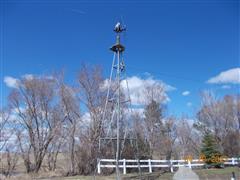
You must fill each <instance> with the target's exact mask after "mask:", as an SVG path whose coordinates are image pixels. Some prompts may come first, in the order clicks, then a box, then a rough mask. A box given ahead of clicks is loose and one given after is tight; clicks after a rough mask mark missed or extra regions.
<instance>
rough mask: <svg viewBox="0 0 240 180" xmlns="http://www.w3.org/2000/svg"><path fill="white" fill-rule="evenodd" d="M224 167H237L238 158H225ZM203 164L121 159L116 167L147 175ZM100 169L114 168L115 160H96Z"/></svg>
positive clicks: (188, 161)
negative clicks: (131, 169)
mask: <svg viewBox="0 0 240 180" xmlns="http://www.w3.org/2000/svg"><path fill="white" fill-rule="evenodd" d="M223 161H224V164H225V165H232V166H235V165H238V164H240V160H239V159H238V158H225V159H223ZM204 165H205V163H204V161H203V160H200V159H192V160H152V159H147V160H134V159H121V160H119V165H118V167H119V168H120V169H123V174H126V173H127V169H128V168H141V169H142V168H148V171H149V173H152V169H153V168H160V167H161V168H169V169H170V171H171V172H173V168H174V167H180V166H187V167H189V168H192V167H202V166H204ZM101 168H116V160H115V159H98V164H97V170H98V173H99V174H100V173H101Z"/></svg>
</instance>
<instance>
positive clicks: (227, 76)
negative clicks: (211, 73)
mask: <svg viewBox="0 0 240 180" xmlns="http://www.w3.org/2000/svg"><path fill="white" fill-rule="evenodd" d="M207 83H211V84H223V83H225V84H226V83H228V84H230V83H231V84H240V68H233V69H229V70H227V71H223V72H221V73H220V74H218V75H217V76H215V77H212V78H210V79H209V80H208V81H207Z"/></svg>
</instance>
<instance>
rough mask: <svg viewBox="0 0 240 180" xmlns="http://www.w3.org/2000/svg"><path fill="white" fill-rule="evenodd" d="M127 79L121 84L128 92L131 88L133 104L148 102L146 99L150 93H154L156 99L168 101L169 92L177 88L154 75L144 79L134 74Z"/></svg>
mask: <svg viewBox="0 0 240 180" xmlns="http://www.w3.org/2000/svg"><path fill="white" fill-rule="evenodd" d="M126 80H127V81H122V83H121V86H122V88H123V90H124V92H125V93H126V94H128V89H129V94H130V99H131V102H132V104H133V105H141V104H144V103H146V99H148V98H149V96H150V95H152V96H153V98H154V99H155V100H156V101H158V102H164V103H166V102H168V101H170V98H169V97H168V95H167V92H168V91H171V90H175V89H176V88H174V87H172V86H170V85H168V84H166V83H164V82H162V81H160V80H157V79H153V78H152V77H148V78H146V79H142V78H140V77H137V76H132V77H128V78H127V79H126ZM126 82H127V83H126ZM127 86H128V88H127Z"/></svg>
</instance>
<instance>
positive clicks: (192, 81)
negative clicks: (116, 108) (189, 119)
mask: <svg viewBox="0 0 240 180" xmlns="http://www.w3.org/2000/svg"><path fill="white" fill-rule="evenodd" d="M0 6H1V79H0V80H1V84H0V86H1V90H2V93H1V100H2V105H5V104H6V98H7V94H8V93H9V91H10V90H11V88H10V87H8V86H9V84H7V81H6V77H12V78H20V77H21V76H23V75H25V74H35V75H39V74H50V73H52V72H54V71H58V70H62V69H63V70H64V71H65V73H66V81H68V83H71V84H74V83H75V79H76V75H77V71H78V70H79V68H80V65H81V63H82V62H86V63H90V64H100V65H102V66H103V68H104V75H105V76H106V77H107V76H108V74H109V72H110V67H111V61H112V52H111V51H109V47H110V46H111V45H112V44H113V43H114V42H115V35H114V33H113V31H112V29H113V27H114V25H115V23H116V22H117V21H119V20H123V21H124V23H125V24H126V25H127V32H126V33H125V34H124V35H123V40H122V41H123V44H124V45H125V46H126V52H125V55H124V57H125V62H126V66H127V74H128V75H129V77H131V76H137V77H139V78H141V79H146V78H149V74H150V76H151V78H152V79H154V80H156V81H158V80H161V81H163V82H164V83H166V84H168V85H171V86H173V87H175V88H176V89H175V90H173V91H169V92H168V96H169V98H170V99H171V100H170V102H168V109H169V110H168V111H169V113H170V114H177V115H181V114H182V113H184V114H188V115H190V116H192V115H193V114H194V112H196V110H197V107H198V106H199V95H200V92H201V91H203V90H207V89H211V90H213V91H214V92H216V94H217V95H218V96H223V95H224V94H236V93H239V84H240V80H239V79H240V75H239V73H240V69H239V68H240V59H239V55H240V54H239V40H240V39H239V1H237V0H226V1H225V0H221V1H220V0H219V1H213V0H203V1H199V0H196V1H194V0H192V1H191V0H184V1H182V0H179V1H172V0H169V1H166V0H163V1H161V0H159V1H156V0H150V1H147V0H142V1H126V0H124V1H121V2H117V1H108V0H104V1H102V0H99V1H96V0H95V1H86V0H85V1H81V0H80V1H75V0H72V1H66V0H62V1H53V0H51V1H34V0H33V1H29V0H25V1H21V0H20V1H13V0H8V1H6V0H1V3H0ZM220 73H222V74H220ZM146 74H148V75H146ZM214 77H215V79H211V78H214ZM210 79H211V80H210ZM4 80H5V81H4ZM208 80H209V82H208V83H207V81H208ZM185 91H188V92H189V93H187V92H185ZM183 92H185V93H183Z"/></svg>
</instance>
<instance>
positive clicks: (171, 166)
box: [170, 159, 173, 173]
mask: <svg viewBox="0 0 240 180" xmlns="http://www.w3.org/2000/svg"><path fill="white" fill-rule="evenodd" d="M170 171H171V173H173V163H172V160H171V159H170Z"/></svg>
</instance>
